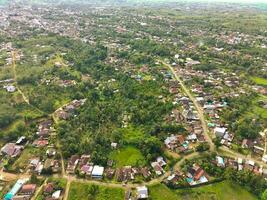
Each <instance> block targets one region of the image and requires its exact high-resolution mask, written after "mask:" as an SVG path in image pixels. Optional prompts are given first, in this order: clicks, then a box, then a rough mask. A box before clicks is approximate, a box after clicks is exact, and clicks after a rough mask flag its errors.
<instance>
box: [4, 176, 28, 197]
mask: <svg viewBox="0 0 267 200" xmlns="http://www.w3.org/2000/svg"><path fill="white" fill-rule="evenodd" d="M26 182H27V179H19V180H17V182H16V184H15V185H14V186H13V187H12V189H11V190H10V191H9V192H8V193H7V194H6V195H5V197H4V200H11V199H12V198H13V196H15V195H16V194H17V192H18V191H19V190H20V188H21V187H22V185H23V184H24V183H26Z"/></svg>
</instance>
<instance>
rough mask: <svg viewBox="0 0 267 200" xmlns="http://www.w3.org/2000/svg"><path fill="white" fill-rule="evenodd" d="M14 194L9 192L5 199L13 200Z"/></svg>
mask: <svg viewBox="0 0 267 200" xmlns="http://www.w3.org/2000/svg"><path fill="white" fill-rule="evenodd" d="M13 196H14V195H13V194H11V193H7V194H6V195H5V197H4V200H11V199H12V198H13Z"/></svg>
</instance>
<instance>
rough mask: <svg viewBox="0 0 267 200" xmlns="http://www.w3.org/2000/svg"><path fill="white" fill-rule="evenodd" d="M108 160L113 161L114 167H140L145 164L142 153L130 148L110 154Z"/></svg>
mask: <svg viewBox="0 0 267 200" xmlns="http://www.w3.org/2000/svg"><path fill="white" fill-rule="evenodd" d="M110 159H112V160H114V161H115V165H116V167H122V166H127V165H130V166H135V165H137V164H139V165H140V164H141V165H142V164H145V162H146V161H145V158H144V156H143V155H142V153H141V152H140V151H139V150H138V149H136V148H135V147H131V146H128V147H126V148H123V149H119V150H116V151H114V152H112V153H111V154H110Z"/></svg>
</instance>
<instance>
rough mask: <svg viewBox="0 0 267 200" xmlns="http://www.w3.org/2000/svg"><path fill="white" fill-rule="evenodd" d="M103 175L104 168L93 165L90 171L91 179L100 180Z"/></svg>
mask: <svg viewBox="0 0 267 200" xmlns="http://www.w3.org/2000/svg"><path fill="white" fill-rule="evenodd" d="M103 173H104V167H101V166H98V165H95V166H94V168H93V171H92V178H96V179H102V177H103Z"/></svg>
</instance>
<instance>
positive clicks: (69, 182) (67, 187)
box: [63, 179, 71, 200]
mask: <svg viewBox="0 0 267 200" xmlns="http://www.w3.org/2000/svg"><path fill="white" fill-rule="evenodd" d="M70 184H71V180H70V179H68V182H67V185H66V188H65V193H64V198H63V200H67V199H68V197H69V192H70Z"/></svg>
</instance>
